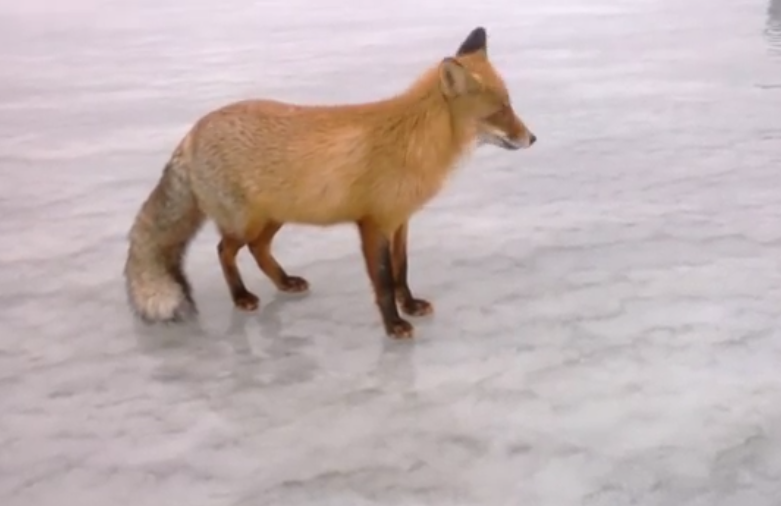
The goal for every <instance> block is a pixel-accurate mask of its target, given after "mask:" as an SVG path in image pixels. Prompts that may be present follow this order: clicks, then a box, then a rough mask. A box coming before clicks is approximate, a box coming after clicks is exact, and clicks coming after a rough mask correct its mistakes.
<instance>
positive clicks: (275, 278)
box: [247, 222, 309, 293]
mask: <svg viewBox="0 0 781 506" xmlns="http://www.w3.org/2000/svg"><path fill="white" fill-rule="evenodd" d="M281 228H282V224H281V223H278V222H269V223H267V224H266V225H265V226H264V227H262V228H261V231H260V234H258V235H257V236H256V237H255V239H253V240H252V241H250V242H249V243H248V244H247V247H248V248H249V250H250V253H252V256H253V257H254V258H255V262H256V263H257V264H258V268H259V269H260V270H261V271H263V273H264V274H265V275H266V276H267V277H268V278H269V279H270V280H271V282H272V283H274V286H276V287H277V289H278V290H280V291H282V292H287V293H304V292H306V291H308V290H309V283H308V282H307V280H305V279H304V278H302V277H300V276H291V275H289V274H288V273H287V272H285V269H283V268H282V266H281V265H279V262H277V260H276V259H275V258H274V255H273V254H272V253H271V243H272V242H273V240H274V236H275V235H276V234H277V232H279V229H281Z"/></svg>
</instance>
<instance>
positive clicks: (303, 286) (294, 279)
mask: <svg viewBox="0 0 781 506" xmlns="http://www.w3.org/2000/svg"><path fill="white" fill-rule="evenodd" d="M279 289H280V290H281V291H283V292H285V293H304V292H306V291H308V290H309V282H308V281H307V280H305V279H304V278H302V277H299V276H286V277H285V279H283V280H282V282H281V283H280V285H279Z"/></svg>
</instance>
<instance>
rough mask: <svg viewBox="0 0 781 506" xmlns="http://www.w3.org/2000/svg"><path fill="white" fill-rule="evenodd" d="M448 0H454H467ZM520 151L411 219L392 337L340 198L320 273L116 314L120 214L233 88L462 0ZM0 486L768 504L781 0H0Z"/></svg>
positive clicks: (209, 256)
mask: <svg viewBox="0 0 781 506" xmlns="http://www.w3.org/2000/svg"><path fill="white" fill-rule="evenodd" d="M459 4H460V5H459ZM479 24H482V25H485V26H486V27H487V28H488V32H489V44H490V51H491V55H492V58H493V61H494V63H495V64H496V65H497V66H498V68H499V69H500V70H501V71H502V72H503V73H504V75H505V77H506V79H507V81H508V84H509V87H510V89H511V92H512V93H513V96H514V101H515V103H516V109H517V110H518V112H519V113H520V115H521V116H522V117H523V118H524V120H526V122H527V123H528V124H529V125H530V127H531V128H532V129H533V130H534V132H535V133H536V134H537V135H538V137H539V139H540V140H539V142H538V143H537V144H536V145H535V146H534V148H533V149H531V150H529V151H521V152H507V151H501V150H498V149H495V148H490V147H486V148H483V149H481V150H480V151H479V152H478V153H477V156H475V157H474V158H473V159H472V160H471V161H470V162H469V163H468V164H466V165H465V166H464V167H463V168H462V169H461V170H460V171H459V172H458V173H457V174H456V176H455V177H454V178H453V179H452V181H451V183H450V184H449V186H448V187H447V189H446V191H445V192H444V193H443V194H442V195H440V197H439V198H437V199H436V200H435V201H434V202H433V203H432V204H431V205H430V206H429V207H428V208H427V209H426V210H424V211H423V212H422V213H421V214H420V215H419V216H417V217H416V218H415V220H414V221H413V225H412V232H411V234H412V238H411V241H412V242H411V247H410V249H411V251H410V255H411V257H410V261H411V266H410V268H411V284H412V288H413V290H415V291H416V292H417V293H418V294H419V295H420V296H422V297H426V298H430V299H431V300H432V301H433V302H434V304H435V305H436V315H435V316H434V317H432V318H431V319H430V320H428V321H423V320H418V321H416V324H417V339H416V341H415V342H412V343H409V342H404V343H395V342H391V341H390V340H388V339H386V338H385V337H384V334H383V331H382V327H381V325H380V320H379V315H378V313H377V311H376V309H375V307H374V304H373V301H372V296H371V294H370V290H369V283H368V279H367V278H366V275H365V272H364V268H363V263H362V260H361V258H360V253H359V249H358V238H357V234H356V233H355V231H354V230H353V229H352V228H350V227H342V228H334V229H330V230H320V229H314V228H307V227H287V228H285V229H284V230H283V231H282V232H281V233H280V235H279V239H278V241H277V242H276V243H275V248H276V251H277V252H278V257H279V258H280V261H281V262H282V263H283V264H284V265H285V267H286V268H287V269H288V271H289V272H291V273H295V274H300V275H303V276H305V277H307V278H308V279H309V281H310V282H311V283H312V292H311V294H310V295H309V296H308V297H305V298H300V299H295V298H289V297H284V296H281V295H277V294H276V293H275V291H274V290H273V289H272V287H271V285H270V283H269V282H268V281H267V280H266V278H265V277H263V276H262V275H261V274H260V273H259V272H258V271H257V268H256V267H255V266H254V263H253V262H252V260H251V258H250V257H249V255H248V254H247V253H246V251H244V252H242V254H241V256H240V259H241V268H242V269H243V272H244V276H245V279H246V280H247V282H248V287H249V288H250V289H251V290H253V291H255V292H256V293H258V294H259V295H260V296H261V298H262V304H263V306H262V309H261V311H260V312H259V313H257V314H252V315H246V314H238V313H236V312H235V311H234V310H233V309H232V304H231V302H230V298H229V296H228V291H227V288H226V286H225V284H224V281H223V279H222V274H221V272H220V268H219V264H218V262H217V256H216V249H215V246H216V242H217V239H216V234H215V233H214V231H213V230H212V229H211V228H210V227H207V228H206V229H205V230H204V232H203V233H202V234H201V235H200V236H199V237H198V238H197V239H196V241H195V243H194V244H193V247H192V249H191V250H190V254H189V257H188V262H187V270H188V272H189V273H190V277H191V280H192V282H193V285H194V289H195V295H196V299H197V301H198V303H199V306H200V309H201V323H200V325H199V326H192V327H182V328H177V329H170V330H168V331H153V330H148V329H147V330H145V329H144V328H142V327H140V326H137V325H136V324H134V321H133V319H132V318H131V316H130V313H129V310H128V308H127V305H126V302H125V293H124V288H123V279H122V268H123V263H124V260H125V251H126V241H125V235H126V233H127V230H128V228H129V227H130V224H131V222H132V219H133V216H134V214H135V213H136V211H137V210H138V207H139V206H140V204H141V202H142V201H143V199H144V198H145V197H146V195H147V194H148V193H149V191H150V190H151V189H152V187H153V186H154V184H155V183H156V181H157V179H158V177H159V175H160V173H161V170H162V167H163V165H164V163H165V161H166V160H167V158H168V156H169V154H170V152H171V150H172V149H173V147H174V146H175V144H176V143H177V142H178V140H179V139H180V137H181V136H182V135H183V134H184V132H185V131H186V130H187V129H188V128H189V126H190V125H191V123H192V122H193V121H194V120H195V119H197V118H198V117H199V116H200V115H202V114H203V113H205V112H206V111H208V110H210V109H212V108H214V107H217V106H219V105H222V104H224V103H226V102H228V101H232V100H235V99H239V98H245V97H249V96H267V97H274V98H280V99H287V100H295V101H303V102H336V101H350V102H355V101H362V100H368V99H374V98H379V97H381V96H384V95H388V94H390V93H394V92H396V91H399V90H400V89H402V88H403V87H405V86H407V84H408V83H409V82H411V80H412V79H413V78H414V77H415V76H416V75H417V73H418V72H420V71H421V70H422V69H424V68H425V67H426V66H428V65H430V64H432V63H433V62H436V61H437V60H438V59H439V58H441V57H443V56H445V55H447V54H449V53H450V52H452V51H454V50H455V48H456V47H457V46H458V44H459V43H460V42H461V40H462V39H463V37H464V36H465V35H466V34H467V33H468V32H469V30H471V29H472V28H474V27H475V26H476V25H479ZM0 118H1V119H0V176H1V179H0V185H2V192H0V215H1V216H2V219H0V233H2V236H3V247H2V248H1V249H0V262H2V264H1V265H2V270H0V286H1V287H2V288H0V290H1V291H0V297H1V298H2V313H1V314H2V318H0V325H1V326H2V333H3V337H2V340H1V341H0V504H2V505H3V506H55V505H57V506H59V505H63V504H72V505H74V506H107V505H111V506H124V505H127V506H167V505H187V506H256V505H258V506H260V505H290V506H301V505H307V506H308V505H318V506H323V505H335V506H336V505H338V506H352V505H356V506H364V505H375V504H381V505H416V506H417V505H421V506H422V505H461V504H464V505H508V506H509V505H529V506H531V505H534V506H569V505H573V506H575V505H578V506H624V505H630V504H631V505H642V506H778V505H779V504H781V368H780V367H779V365H780V364H781V0H770V1H768V0H686V1H677V0H595V1H591V0H589V1H587V0H582V1H577V0H545V1H540V0H536V1H535V0H513V1H510V0H502V1H486V2H456V1H449V2H445V1H443V0H430V1H414V0H399V1H396V2H388V3H387V4H386V3H379V2H369V1H359V0H319V1H317V2H315V1H314V0H307V1H304V0H287V1H282V0H266V1H255V2H251V1H248V0H226V1H224V2H209V1H206V0H194V1H191V2H156V1H152V0H135V1H133V2H120V1H118V0H68V1H62V2H56V1H55V0H30V1H29V2H27V3H23V2H10V1H6V2H3V3H2V5H0Z"/></svg>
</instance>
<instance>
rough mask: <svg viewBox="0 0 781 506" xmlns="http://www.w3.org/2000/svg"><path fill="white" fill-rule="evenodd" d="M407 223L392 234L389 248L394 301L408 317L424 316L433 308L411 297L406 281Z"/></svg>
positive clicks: (425, 302) (425, 301)
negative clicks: (391, 242)
mask: <svg viewBox="0 0 781 506" xmlns="http://www.w3.org/2000/svg"><path fill="white" fill-rule="evenodd" d="M408 228H409V222H405V223H404V224H403V225H402V226H400V227H399V228H398V230H396V232H395V233H394V234H393V245H392V247H391V252H392V257H393V277H394V289H395V292H396V300H397V301H398V303H399V305H400V306H401V310H402V311H404V313H405V314H408V315H410V316H425V315H428V314H431V313H432V312H433V311H434V306H432V305H431V303H430V302H429V301H427V300H424V299H417V298H415V296H413V295H412V291H411V290H410V288H409V283H408V281H407V272H408V262H407V235H408Z"/></svg>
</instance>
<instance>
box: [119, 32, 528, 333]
mask: <svg viewBox="0 0 781 506" xmlns="http://www.w3.org/2000/svg"><path fill="white" fill-rule="evenodd" d="M535 141H536V137H535V136H534V135H533V134H532V133H531V132H530V131H529V129H528V128H527V127H526V126H525V125H524V123H523V122H522V121H521V119H520V118H519V117H518V116H517V115H516V113H515V111H514V110H513V106H512V104H511V100H510V96H509V93H508V91H507V88H506V87H505V84H504V81H503V79H502V78H501V76H500V75H499V74H498V73H497V71H496V70H495V69H494V67H493V66H492V65H491V63H490V62H489V59H488V48H487V34H486V30H485V29H484V28H483V27H477V28H475V29H474V30H472V32H470V34H469V35H468V36H467V38H466V39H465V40H464V41H463V42H462V44H461V45H460V47H459V49H458V50H457V52H456V54H455V55H454V56H448V57H445V58H444V59H442V60H441V61H440V62H438V63H437V64H436V65H433V66H432V67H431V68H429V69H428V70H427V71H425V72H424V73H423V74H422V75H421V76H419V77H418V79H417V80H416V81H415V82H414V83H413V84H412V85H411V86H410V87H409V88H407V89H406V90H405V91H403V92H401V93H399V94H397V95H396V96H393V97H390V98H386V99H383V100H378V101H375V102H370V103H364V104H349V105H330V106H326V105H296V104H289V103H283V102H278V101H273V100H244V101H240V102H235V103H232V104H229V105H226V106H224V107H222V108H219V109H216V110H213V111H212V112H209V113H208V114H206V115H205V116H203V117H201V118H200V119H199V120H198V121H197V122H196V123H195V124H194V125H193V127H192V128H191V129H190V131H189V132H188V133H187V134H186V135H185V137H184V138H183V139H182V140H181V142H180V143H179V145H178V146H177V147H176V149H175V150H174V152H173V154H172V155H171V158H170V160H169V161H168V163H167V165H166V166H165V168H164V169H163V173H162V176H161V178H160V180H159V182H158V183H157V186H156V187H155V188H154V189H153V191H152V193H151V194H150V195H149V197H148V198H147V199H146V201H145V202H144V203H143V205H142V206H141V209H140V210H139V212H138V215H137V216H136V218H135V221H134V223H133V226H132V228H131V230H130V233H129V237H128V238H129V243H130V244H129V248H128V256H127V262H126V264H125V269H124V275H125V279H126V288H127V292H128V298H129V302H130V304H131V306H132V308H133V309H134V312H135V314H136V315H137V316H138V317H140V319H141V320H143V321H145V322H148V323H151V322H155V321H157V322H173V321H182V320H184V319H186V318H189V317H191V316H193V315H195V314H196V313H197V310H196V305H195V302H194V300H193V296H192V290H191V288H190V284H189V282H188V280H187V277H186V276H185V274H184V271H183V263H184V257H185V253H186V251H187V247H188V244H189V243H190V241H191V240H192V239H193V237H194V236H195V235H196V234H197V232H198V231H199V229H200V228H201V226H202V224H203V223H204V222H205V221H206V220H207V219H211V220H212V221H213V222H214V223H215V224H216V226H217V229H218V230H219V232H220V234H221V240H220V242H219V245H218V246H217V251H218V255H219V259H220V265H221V267H222V271H223V274H224V277H225V281H226V282H227V285H228V288H229V290H230V294H231V297H232V299H233V302H234V304H235V306H236V307H238V308H240V309H243V310H250V311H251V310H254V309H256V308H257V307H258V304H259V300H258V297H257V296H255V295H254V294H253V293H251V292H250V291H248V290H247V288H246V287H245V286H244V282H243V281H242V277H241V275H240V274H239V271H238V268H237V266H236V255H237V253H238V252H239V250H240V249H241V248H242V247H243V246H247V248H248V249H249V251H250V252H251V254H252V256H253V257H254V259H255V261H256V262H257V265H258V267H259V268H260V270H261V271H263V273H264V274H265V275H266V276H267V277H268V278H269V279H270V280H271V281H272V282H273V283H274V285H275V286H276V287H277V289H279V290H281V291H285V292H305V291H307V290H308V288H309V284H308V283H307V281H306V280H304V279H303V278H301V277H298V276H293V275H290V274H288V273H287V272H286V271H285V269H283V268H282V266H281V265H280V264H279V263H278V262H277V260H276V259H275V258H274V256H273V255H272V252H271V244H272V241H273V239H274V236H275V234H276V233H277V232H279V230H280V228H282V226H283V225H284V224H285V223H298V224H309V225H317V226H323V227H325V226H330V225H336V224H343V223H354V224H356V225H357V229H358V232H359V235H360V240H361V248H362V252H363V257H364V260H365V268H366V270H367V272H368V275H369V279H370V280H371V284H372V287H373V290H374V295H375V302H376V304H377V306H378V309H379V313H380V316H381V318H382V322H383V324H384V327H385V331H386V334H387V335H388V336H389V337H393V338H409V337H412V336H413V326H412V325H411V324H410V323H409V322H408V321H407V320H405V319H403V318H402V317H401V316H400V314H399V311H398V307H397V304H398V305H400V306H401V309H402V311H403V312H404V313H405V314H407V315H413V316H420V315H425V314H428V313H431V312H432V305H431V303H429V302H427V301H425V300H422V299H418V298H416V297H414V296H413V294H412V292H411V290H410V288H409V285H408V281H407V230H408V221H409V219H410V218H411V217H412V215H413V214H414V213H416V212H417V211H418V210H420V209H421V208H422V207H423V206H424V205H425V204H426V203H427V202H429V201H430V200H431V199H432V198H433V197H434V196H435V195H436V194H437V193H438V192H439V191H440V189H441V188H442V186H443V184H444V182H445V181H446V179H447V177H448V175H449V174H450V173H451V172H452V171H453V170H454V168H455V166H456V165H457V163H458V162H459V160H461V159H462V158H463V157H464V156H465V155H466V154H468V153H469V152H470V150H471V148H472V147H474V146H475V145H476V144H485V143H490V144H494V145H497V146H499V147H502V148H505V149H510V150H516V149H519V148H528V147H530V146H531V145H532V144H534V142H535Z"/></svg>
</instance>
